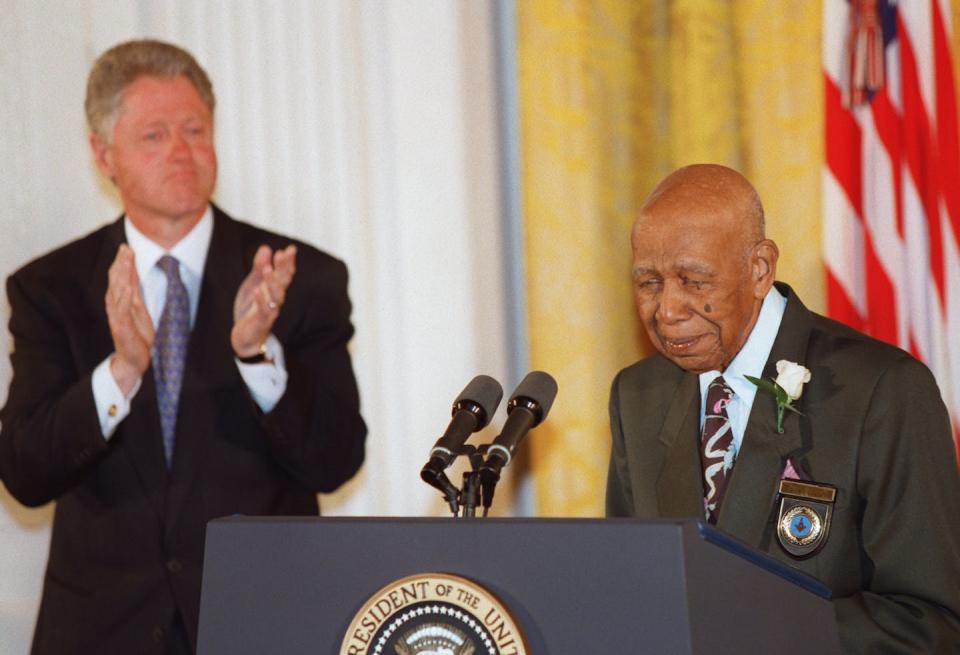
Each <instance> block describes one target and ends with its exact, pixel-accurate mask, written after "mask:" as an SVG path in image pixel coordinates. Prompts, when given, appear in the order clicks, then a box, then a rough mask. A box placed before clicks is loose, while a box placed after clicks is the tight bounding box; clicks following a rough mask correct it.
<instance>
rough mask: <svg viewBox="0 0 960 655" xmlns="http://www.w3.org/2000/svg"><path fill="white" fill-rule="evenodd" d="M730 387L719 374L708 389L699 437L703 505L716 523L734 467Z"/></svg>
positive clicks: (712, 521) (731, 391)
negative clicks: (728, 413)
mask: <svg viewBox="0 0 960 655" xmlns="http://www.w3.org/2000/svg"><path fill="white" fill-rule="evenodd" d="M732 397H733V390H732V389H731V388H730V387H728V386H727V382H726V380H724V379H723V376H722V375H721V376H718V377H717V379H715V380H714V381H713V382H711V383H710V386H709V387H708V388H707V405H706V410H705V411H704V416H703V434H702V436H701V439H700V462H701V464H702V465H703V507H704V513H705V515H706V517H707V521H708V522H709V523H710V524H711V525H716V523H717V516H718V515H719V514H720V503H721V502H723V494H724V492H725V491H726V489H727V481H728V480H729V479H730V472H731V470H732V469H733V459H734V456H735V453H734V450H733V432H732V431H731V429H730V418H729V417H728V416H727V405H728V404H730V399H731V398H732Z"/></svg>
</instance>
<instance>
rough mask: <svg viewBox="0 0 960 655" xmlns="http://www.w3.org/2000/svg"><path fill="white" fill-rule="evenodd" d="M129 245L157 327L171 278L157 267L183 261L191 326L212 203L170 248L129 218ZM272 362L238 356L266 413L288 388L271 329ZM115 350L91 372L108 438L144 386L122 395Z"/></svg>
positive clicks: (210, 229)
mask: <svg viewBox="0 0 960 655" xmlns="http://www.w3.org/2000/svg"><path fill="white" fill-rule="evenodd" d="M123 229H124V234H125V236H126V239H127V245H129V246H130V249H131V250H132V251H133V255H134V263H135V266H136V269H137V275H138V276H139V278H140V293H141V294H142V295H143V302H144V304H145V305H146V307H147V312H148V313H149V314H150V318H151V320H152V321H153V327H154V329H156V327H157V324H158V323H159V321H160V315H161V314H162V313H163V304H164V300H165V298H166V293H167V277H166V275H165V274H164V273H163V271H161V270H160V269H159V268H158V267H157V265H156V264H157V262H158V261H159V260H160V258H161V257H163V256H164V255H171V256H172V257H175V258H176V259H177V261H178V262H179V263H180V279H181V280H183V284H184V286H185V287H186V288H187V295H188V297H189V301H190V328H191V329H192V328H193V325H194V323H195V322H196V320H197V307H198V306H199V300H200V284H201V282H202V281H203V268H204V265H205V264H206V261H207V252H208V251H209V249H210V239H211V237H212V236H213V212H212V210H211V209H210V207H209V206H208V207H207V211H206V212H204V214H203V217H202V218H201V219H200V222H198V223H197V224H196V225H195V226H194V228H193V229H192V230H190V232H189V233H188V234H187V235H186V236H185V237H183V238H182V239H181V240H180V241H178V242H177V243H176V245H174V246H173V248H171V249H170V250H169V251H165V250H164V249H163V248H161V247H160V246H159V245H157V244H156V243H154V242H153V241H151V240H150V239H149V238H147V236H146V235H144V234H143V233H142V232H140V231H139V230H138V229H137V228H136V227H134V225H133V223H132V222H130V220H129V219H124V221H123ZM266 348H267V358H268V360H270V361H268V362H265V363H262V364H243V363H241V362H240V361H238V360H235V361H236V363H237V368H238V369H239V371H240V376H241V377H242V378H243V381H244V383H246V385H247V388H248V389H249V390H250V395H251V396H252V397H253V399H254V401H255V402H256V403H257V405H258V406H259V407H260V409H261V410H263V411H264V412H269V411H270V410H271V409H273V408H274V406H276V404H277V402H278V401H279V400H280V398H281V397H282V396H283V394H284V392H285V391H286V389H287V370H286V365H285V362H284V358H283V347H282V346H281V344H280V341H279V340H278V339H277V338H276V337H275V336H273V335H272V334H271V335H270V336H269V337H268V338H267V343H266ZM112 357H113V354H111V355H110V356H109V357H107V358H106V359H105V360H103V361H102V362H101V363H100V364H99V365H98V366H97V368H96V369H95V370H94V372H93V380H92V385H93V399H94V403H95V404H96V408H97V416H98V417H99V418H100V429H101V431H102V432H103V436H104V438H106V439H109V438H110V437H111V436H113V433H114V432H115V431H116V429H117V426H118V425H119V424H120V422H121V421H123V419H124V418H126V417H127V415H128V414H129V413H130V401H131V400H133V397H134V396H135V395H136V394H137V392H138V391H139V390H140V382H141V380H138V381H137V383H136V384H135V385H134V387H133V389H132V390H131V392H130V395H129V396H124V395H123V392H121V391H120V387H119V386H117V382H116V380H114V378H113V374H111V372H110V359H111V358H112ZM271 362H272V363H271Z"/></svg>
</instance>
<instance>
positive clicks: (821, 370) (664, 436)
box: [607, 165, 960, 653]
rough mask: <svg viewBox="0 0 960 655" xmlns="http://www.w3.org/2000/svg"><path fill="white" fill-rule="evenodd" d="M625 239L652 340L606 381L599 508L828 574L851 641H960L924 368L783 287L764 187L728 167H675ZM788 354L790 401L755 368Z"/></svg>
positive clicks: (959, 645) (948, 500)
mask: <svg viewBox="0 0 960 655" xmlns="http://www.w3.org/2000/svg"><path fill="white" fill-rule="evenodd" d="M632 243H633V256H634V260H633V281H634V289H635V296H636V304H637V310H638V312H639V315H640V318H641V321H642V322H643V325H644V327H645V329H646V332H647V334H648V335H649V337H650V341H651V342H652V344H653V346H654V348H655V349H656V350H657V353H656V354H654V355H652V356H651V357H648V358H646V359H644V360H642V361H640V362H638V363H636V364H634V365H633V366H630V367H629V368H626V369H624V370H622V371H621V372H620V373H619V374H618V375H617V377H616V379H615V380H614V383H613V389H612V392H611V398H610V423H611V430H612V435H613V449H612V455H611V461H610V471H609V478H608V486H607V512H608V514H609V515H611V516H635V517H641V518H673V517H696V518H699V519H701V520H704V519H705V520H707V521H709V522H710V523H714V524H716V526H717V527H718V528H719V529H720V530H724V531H726V532H728V533H730V534H732V535H733V536H735V537H737V538H739V539H740V540H742V541H743V542H745V543H747V544H749V545H751V546H753V547H756V548H758V549H760V550H763V551H766V552H768V553H769V554H771V555H772V556H774V557H776V558H778V559H780V560H783V561H784V562H786V563H788V564H789V565H791V566H793V567H795V568H797V569H800V570H802V571H805V572H806V573H809V574H810V575H812V576H814V577H816V578H819V579H820V580H822V581H823V582H824V583H826V584H827V585H828V586H829V587H830V588H831V589H832V590H833V594H834V599H835V603H834V606H835V609H836V616H837V621H838V626H839V630H840V637H841V641H842V643H843V645H844V648H845V649H846V650H847V651H849V652H863V653H880V652H883V653H892V652H897V653H947V652H960V619H958V615H960V481H958V475H957V469H956V459H955V457H954V453H953V448H952V439H951V425H950V420H949V418H948V416H947V412H946V409H945V408H944V405H943V402H942V401H941V398H940V392H939V390H938V389H937V385H936V383H935V382H934V379H933V377H932V376H931V374H930V372H929V371H928V370H927V368H926V367H925V366H923V365H922V364H921V363H919V362H918V361H916V360H915V359H914V358H912V357H911V356H910V355H908V354H907V353H905V352H903V351H901V350H899V349H897V348H894V347H891V346H888V345H885V344H882V343H880V342H877V341H875V340H873V339H870V338H869V337H866V336H865V335H863V334H860V333H858V332H856V331H854V330H851V329H849V328H846V327H844V326H842V325H839V324H837V323H835V322H833V321H830V320H828V319H826V318H824V317H822V316H818V315H816V314H813V313H812V312H810V311H808V310H807V309H806V308H805V307H804V306H803V304H802V303H801V302H800V299H799V298H798V297H797V296H796V294H795V293H793V291H791V289H790V288H789V287H788V286H786V285H784V284H781V283H779V282H778V283H776V284H774V277H775V275H776V265H777V257H778V250H777V246H776V244H774V243H773V241H771V240H769V239H767V238H765V236H764V224H763V210H762V208H761V205H760V201H759V198H758V197H757V194H756V191H754V189H753V188H752V187H751V186H750V184H749V183H748V182H747V180H745V179H744V178H743V177H742V176H741V175H739V174H738V173H736V172H735V171H732V170H730V169H728V168H724V167H721V166H712V165H698V166H690V167H687V168H683V169H680V170H678V171H676V172H675V173H673V174H672V175H670V176H669V177H667V178H666V179H665V180H664V181H663V182H661V183H660V185H659V186H657V188H656V189H655V190H654V191H653V193H652V194H651V195H650V197H649V198H648V199H647V201H646V203H645V204H644V206H643V209H642V210H641V212H640V215H639V217H638V218H637V221H636V223H635V224H634V227H633V234H632ZM781 360H783V361H784V362H785V363H784V364H781V365H780V367H781V369H790V370H788V371H787V372H788V374H789V373H790V372H791V371H793V372H797V373H798V376H797V377H796V378H795V379H794V380H793V381H792V382H791V383H789V384H788V383H787V382H786V381H784V382H783V384H784V386H785V387H789V389H788V390H789V391H790V393H791V396H794V397H795V396H797V395H799V396H800V397H799V398H798V399H793V400H791V396H786V395H781V397H780V398H778V397H777V396H776V395H774V394H772V393H769V392H770V391H771V390H773V389H772V387H771V385H769V384H764V383H761V387H762V388H758V386H757V385H756V384H755V383H754V382H752V381H751V380H750V379H749V377H752V378H755V379H763V380H766V381H767V382H769V380H770V379H772V378H774V377H776V376H777V370H776V369H777V362H780V361H781ZM801 366H802V367H805V368H806V369H808V370H809V372H810V376H809V377H807V376H806V375H805V371H804V370H803V369H802V368H800V367H801ZM748 376H749V377H748ZM804 380H807V381H806V383H805V384H804V383H803V381H804ZM801 387H802V388H801ZM787 403H789V404H791V405H792V406H793V407H794V408H795V409H796V410H798V411H799V412H801V413H799V414H798V413H795V412H792V411H790V410H789V409H786V410H783V409H780V407H779V406H778V405H785V404H787ZM778 410H779V411H778ZM781 414H782V416H780V415H781ZM731 601H732V602H736V599H731ZM807 627H809V626H807Z"/></svg>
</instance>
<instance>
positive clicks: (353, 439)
mask: <svg viewBox="0 0 960 655" xmlns="http://www.w3.org/2000/svg"><path fill="white" fill-rule="evenodd" d="M213 109H214V95H213V89H212V87H211V84H210V81H209V79H208V78H207V75H206V73H205V72H204V71H203V69H202V68H200V66H199V65H198V64H197V62H196V61H195V60H194V59H193V57H191V56H190V54H189V53H187V52H185V51H183V50H181V49H179V48H176V47H174V46H172V45H169V44H165V43H161V42H157V41H134V42H129V43H124V44H121V45H119V46H116V47H114V48H112V49H111V50H109V51H107V52H106V53H105V54H103V55H102V56H101V57H100V59H98V60H97V62H96V63H95V64H94V67H93V69H92V71H91V73H90V77H89V80H88V84H87V99H86V111H87V118H88V121H89V124H90V129H91V132H92V134H91V136H90V145H91V147H92V151H93V156H94V160H95V162H96V165H97V166H98V168H99V169H100V171H101V172H102V173H103V174H104V175H105V176H106V177H108V178H109V179H110V180H111V181H112V182H113V184H114V185H115V186H116V189H117V191H118V193H119V196H120V199H121V201H122V203H123V212H124V215H123V216H122V217H121V218H120V219H119V220H117V221H115V222H113V223H111V224H109V225H106V226H105V227H102V228H101V229H99V230H97V231H95V232H93V233H91V234H89V235H87V236H85V237H83V238H81V239H79V240H77V241H74V242H72V243H69V244H67V245H65V246H63V247H61V248H59V249H57V250H55V251H53V252H52V253H50V254H48V255H46V256H43V257H41V258H39V259H38V260H36V261H34V262H31V263H29V264H27V265H26V266H25V267H23V268H22V269H21V270H19V271H18V272H17V273H15V274H14V275H13V276H11V277H10V279H9V280H8V283H7V293H8V296H9V300H10V306H11V310H12V314H11V319H10V331H11V333H12V335H13V341H14V350H13V355H12V364H13V370H14V376H13V381H12V383H11V386H10V393H9V398H8V401H7V404H6V406H5V407H4V408H3V410H2V413H0V420H2V423H3V427H2V432H0V476H2V479H3V482H4V484H5V485H6V486H7V488H8V489H9V490H10V492H11V493H12V494H13V495H14V496H15V497H16V498H17V499H19V500H20V501H21V502H23V503H24V504H27V505H40V504H43V503H46V502H48V501H51V500H56V501H57V507H56V514H55V518H54V523H53V535H52V541H51V545H50V557H49V562H48V566H47V573H46V579H45V581H44V586H43V599H42V603H41V607H40V613H39V617H38V620H37V625H36V630H35V634H34V644H33V652H34V653H84V654H87V653H158V654H160V653H187V652H191V651H192V650H194V648H195V644H196V636H197V620H198V613H199V600H200V577H201V564H202V558H203V541H204V530H205V526H206V523H207V521H209V520H211V519H213V518H216V517H221V516H227V515H232V514H237V513H241V514H250V515H263V514H284V515H293V514H300V515H310V514H313V515H316V514H317V513H318V505H317V498H316V493H317V492H319V491H330V490H332V489H334V488H336V487H337V486H339V485H340V484H341V483H342V482H344V481H345V480H346V479H348V478H349V477H351V476H352V475H353V474H354V473H355V472H356V471H357V469H358V468H359V466H360V464H361V462H362V460H363V452H364V451H363V444H364V437H365V434H366V427H365V426H364V423H363V420H362V419H361V417H360V414H359V400H358V396H357V388H356V383H355V380H354V375H353V371H352V367H351V363H350V357H349V355H348V353H347V348H346V345H347V341H348V340H349V339H350V337H351V335H352V332H353V330H352V326H351V324H350V302H349V300H348V298H347V292H346V283H347V275H346V269H345V267H344V265H343V264H342V263H341V262H339V261H337V260H335V259H333V258H332V257H330V256H328V255H326V254H324V253H322V252H320V251H318V250H316V249H314V248H312V247H310V246H308V245H306V244H303V243H297V242H294V241H292V240H291V239H287V238H283V237H280V236H279V235H276V234H272V233H270V232H266V231H264V230H261V229H258V228H255V227H253V226H250V225H246V224H244V223H240V222H237V221H235V220H233V219H231V218H230V217H229V216H227V215H226V214H225V213H224V212H222V211H221V210H220V209H219V208H217V207H216V206H214V205H212V204H211V203H210V196H211V193H212V192H213V187H214V182H215V180H216V173H217V159H216V153H215V152H214V146H213V142H214V141H213Z"/></svg>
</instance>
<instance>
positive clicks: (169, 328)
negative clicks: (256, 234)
mask: <svg viewBox="0 0 960 655" xmlns="http://www.w3.org/2000/svg"><path fill="white" fill-rule="evenodd" d="M157 266H158V267H159V268H160V270H162V271H163V272H164V274H165V275H166V276H167V295H166V298H165V300H164V303H163V313H161V314H160V322H159V323H158V324H157V333H156V337H155V339H154V343H153V377H154V380H155V381H156V383H157V407H158V408H159V410H160V429H161V431H162V433H163V454H164V456H165V457H166V460H167V468H169V467H170V463H171V462H172V461H173V440H174V430H175V429H176V425H177V404H178V403H179V402H180V386H181V384H182V383H183V369H184V365H185V363H186V360H187V341H188V339H189V338H190V303H189V300H188V298H187V288H186V287H185V286H183V280H181V279H180V262H178V261H177V260H176V259H175V258H173V257H171V256H170V255H164V256H163V257H161V258H160V261H158V262H157Z"/></svg>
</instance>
